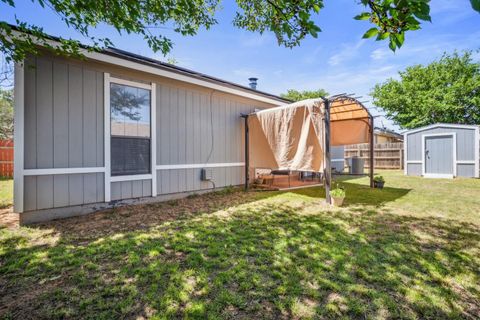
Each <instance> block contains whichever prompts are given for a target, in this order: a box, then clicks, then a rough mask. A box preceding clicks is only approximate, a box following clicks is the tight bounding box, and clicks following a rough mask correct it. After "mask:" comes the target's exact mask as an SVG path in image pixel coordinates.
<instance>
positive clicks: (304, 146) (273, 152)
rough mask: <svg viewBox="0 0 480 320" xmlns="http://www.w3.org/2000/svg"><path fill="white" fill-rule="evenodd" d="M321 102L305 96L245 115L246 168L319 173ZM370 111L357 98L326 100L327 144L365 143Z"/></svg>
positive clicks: (322, 154) (321, 160) (321, 166)
mask: <svg viewBox="0 0 480 320" xmlns="http://www.w3.org/2000/svg"><path fill="white" fill-rule="evenodd" d="M324 119H325V102H324V101H323V100H322V99H309V100H303V101H299V102H296V103H293V104H288V105H284V106H280V107H276V108H271V109H266V110H261V111H258V112H256V113H253V114H250V115H249V116H248V126H249V140H250V141H251V142H250V146H249V155H250V156H249V159H250V160H249V167H250V169H251V170H254V169H255V168H270V169H278V170H298V171H315V172H322V171H323V170H324V168H325V122H324ZM369 119H370V114H369V113H368V111H367V110H366V108H365V107H364V106H363V105H362V104H361V103H360V102H358V101H357V100H355V99H353V98H349V97H337V98H334V99H332V100H330V128H331V139H330V144H331V145H333V146H338V145H345V144H355V143H364V142H369V128H370V124H369Z"/></svg>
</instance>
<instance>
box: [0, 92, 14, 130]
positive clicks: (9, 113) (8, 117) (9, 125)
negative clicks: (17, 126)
mask: <svg viewBox="0 0 480 320" xmlns="http://www.w3.org/2000/svg"><path fill="white" fill-rule="evenodd" d="M12 137H13V90H12V89H8V90H5V89H2V88H1V87H0V139H11V138H12Z"/></svg>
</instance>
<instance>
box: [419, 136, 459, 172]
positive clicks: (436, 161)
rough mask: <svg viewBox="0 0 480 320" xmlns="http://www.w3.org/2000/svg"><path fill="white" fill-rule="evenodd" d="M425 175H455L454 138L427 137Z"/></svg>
mask: <svg viewBox="0 0 480 320" xmlns="http://www.w3.org/2000/svg"><path fill="white" fill-rule="evenodd" d="M425 174H451V175H453V136H434V137H425Z"/></svg>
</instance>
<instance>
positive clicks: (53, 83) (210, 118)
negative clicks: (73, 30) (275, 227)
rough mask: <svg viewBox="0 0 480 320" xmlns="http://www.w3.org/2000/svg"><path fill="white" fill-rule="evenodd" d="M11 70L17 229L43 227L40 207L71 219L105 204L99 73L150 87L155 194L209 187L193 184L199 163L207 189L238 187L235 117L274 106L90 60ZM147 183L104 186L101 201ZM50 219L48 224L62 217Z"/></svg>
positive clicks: (239, 137)
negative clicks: (16, 111)
mask: <svg viewBox="0 0 480 320" xmlns="http://www.w3.org/2000/svg"><path fill="white" fill-rule="evenodd" d="M16 72H17V73H19V72H21V73H22V76H23V79H22V76H20V77H18V74H16V77H18V78H19V79H22V80H23V88H22V90H23V92H24V94H23V101H22V102H23V121H24V124H23V125H24V130H23V134H24V136H23V137H22V138H23V144H24V148H23V170H22V171H21V174H22V176H23V195H22V196H23V203H22V204H23V208H21V210H16V211H19V212H21V220H23V222H24V223H28V222H35V221H42V220H45V218H44V217H43V216H42V212H43V211H44V210H52V209H55V208H65V207H69V208H72V209H71V215H76V214H79V213H83V212H88V211H93V209H94V208H100V207H102V204H103V205H105V196H104V195H105V186H106V185H105V180H104V177H105V176H104V175H105V170H107V169H106V165H105V152H106V150H105V143H106V140H105V134H106V133H105V132H106V131H107V130H105V129H106V128H105V117H106V110H105V109H106V108H104V105H105V100H106V99H105V96H104V95H105V92H106V90H105V88H104V86H105V80H104V79H105V74H108V75H109V76H110V77H115V78H118V79H125V80H127V81H135V82H138V83H144V84H150V83H153V84H155V85H152V87H151V88H152V90H155V100H154V101H155V102H152V103H155V113H153V112H152V116H153V115H154V116H155V121H154V122H156V135H155V138H156V143H155V146H156V147H155V148H153V146H152V149H151V152H155V150H156V152H155V154H156V164H155V166H154V167H155V169H154V170H152V174H153V175H156V193H157V195H158V196H162V195H163V196H164V195H168V194H182V193H186V192H197V191H198V192H201V191H204V190H208V189H211V188H212V187H213V184H212V182H209V181H201V180H200V170H201V167H202V166H203V165H204V164H209V165H211V168H210V169H211V170H212V172H213V183H214V185H215V187H217V188H218V187H225V186H229V185H241V184H243V183H244V129H243V126H244V122H243V121H242V120H241V119H240V114H242V113H251V112H253V111H254V110H255V109H264V108H269V107H273V106H275V104H272V103H266V102H263V101H258V100H255V99H251V98H246V97H241V96H238V95H234V94H230V93H227V92H221V91H219V90H215V89H211V88H205V87H202V86H198V85H194V84H191V83H184V82H182V81H178V80H175V79H170V78H166V77H160V76H157V75H153V74H149V73H144V72H141V71H137V70H132V69H127V68H122V67H119V66H115V65H110V64H106V63H102V62H98V61H80V60H75V59H67V58H62V57H55V56H50V55H44V56H41V57H31V58H28V59H27V60H26V61H25V63H24V65H23V66H22V67H21V68H19V67H16ZM17 92H18V91H17ZM20 92H21V91H20ZM18 100H19V101H21V99H18ZM280 104H282V102H281V101H278V104H277V105H280ZM109 108H110V107H109V106H108V110H109ZM108 112H109V111H108ZM16 117H17V118H18V117H19V115H16ZM152 131H153V128H152ZM19 141H20V139H19ZM152 141H153V140H152ZM17 154H18V150H17ZM69 168H72V169H71V170H70V171H69ZM52 169H53V170H52ZM56 170H57V171H56ZM68 172H75V173H68ZM50 173H51V174H50ZM152 181H155V179H143V178H142V177H139V179H138V180H128V181H112V182H111V184H110V195H111V197H110V200H112V201H116V200H123V199H130V198H142V197H150V196H152ZM17 188H18V186H17ZM16 192H18V191H16ZM162 199H163V198H162ZM97 204H98V206H97ZM85 205H89V208H90V209H92V210H90V209H88V210H87V209H85V208H82V206H85ZM92 205H93V206H92ZM73 206H76V207H77V208H76V209H73ZM58 212H60V213H59V215H58V217H60V216H66V215H70V213H69V212H68V210H65V209H61V210H59V211H58ZM47 216H48V218H46V219H51V218H52V217H57V216H56V215H55V214H53V215H51V214H47V213H46V214H45V217H47Z"/></svg>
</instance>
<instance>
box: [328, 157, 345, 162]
mask: <svg viewBox="0 0 480 320" xmlns="http://www.w3.org/2000/svg"><path fill="white" fill-rule="evenodd" d="M331 161H332V162H340V161H342V162H343V161H345V159H340V158H338V159H332V160H331Z"/></svg>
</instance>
